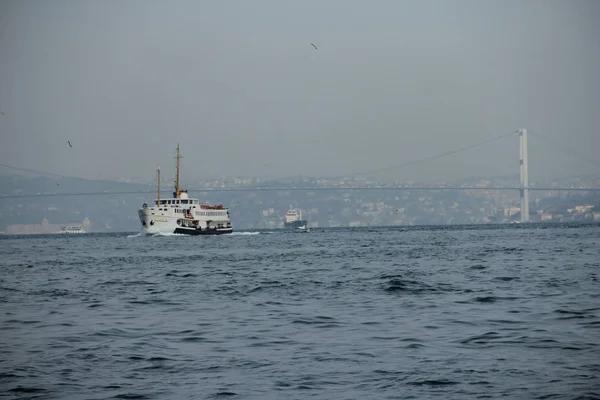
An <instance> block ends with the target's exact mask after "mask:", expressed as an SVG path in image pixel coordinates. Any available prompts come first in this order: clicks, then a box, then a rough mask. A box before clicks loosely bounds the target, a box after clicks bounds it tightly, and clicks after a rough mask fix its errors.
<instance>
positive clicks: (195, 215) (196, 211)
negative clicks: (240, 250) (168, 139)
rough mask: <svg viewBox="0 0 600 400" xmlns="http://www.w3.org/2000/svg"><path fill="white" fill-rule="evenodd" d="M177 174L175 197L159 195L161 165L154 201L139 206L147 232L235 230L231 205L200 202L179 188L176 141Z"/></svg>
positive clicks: (179, 156)
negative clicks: (164, 197) (166, 197)
mask: <svg viewBox="0 0 600 400" xmlns="http://www.w3.org/2000/svg"><path fill="white" fill-rule="evenodd" d="M175 158H176V159H177V174H176V179H175V192H173V198H171V199H161V198H160V168H159V169H158V170H157V175H158V193H157V199H156V200H154V205H151V206H150V207H148V205H147V204H146V203H144V205H142V208H141V209H139V210H138V215H139V217H140V222H141V223H142V229H143V230H144V231H146V232H147V233H151V234H153V233H179V234H185V235H221V234H224V233H231V232H233V227H232V226H231V221H230V219H229V218H230V216H229V209H227V208H225V207H223V205H222V204H218V205H214V206H211V205H208V204H201V203H200V200H198V199H194V198H191V197H188V193H187V190H183V189H180V188H179V160H180V158H181V155H180V154H179V144H178V145H177V156H176V157H175Z"/></svg>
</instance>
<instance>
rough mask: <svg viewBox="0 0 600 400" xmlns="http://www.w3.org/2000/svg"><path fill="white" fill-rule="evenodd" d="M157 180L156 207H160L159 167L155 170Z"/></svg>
mask: <svg viewBox="0 0 600 400" xmlns="http://www.w3.org/2000/svg"><path fill="white" fill-rule="evenodd" d="M156 174H157V179H158V191H157V192H158V193H157V194H156V207H160V165H159V166H158V169H157V170H156Z"/></svg>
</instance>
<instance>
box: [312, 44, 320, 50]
mask: <svg viewBox="0 0 600 400" xmlns="http://www.w3.org/2000/svg"><path fill="white" fill-rule="evenodd" d="M311 46H312V47H314V48H315V50H319V49H317V46H315V45H314V44H313V43H311Z"/></svg>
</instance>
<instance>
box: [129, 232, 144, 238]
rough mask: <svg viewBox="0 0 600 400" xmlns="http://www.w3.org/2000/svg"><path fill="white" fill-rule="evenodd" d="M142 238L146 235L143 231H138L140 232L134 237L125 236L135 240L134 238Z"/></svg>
mask: <svg viewBox="0 0 600 400" xmlns="http://www.w3.org/2000/svg"><path fill="white" fill-rule="evenodd" d="M142 236H146V233H145V232H144V231H140V232H138V233H136V234H135V235H127V237H128V238H136V237H142Z"/></svg>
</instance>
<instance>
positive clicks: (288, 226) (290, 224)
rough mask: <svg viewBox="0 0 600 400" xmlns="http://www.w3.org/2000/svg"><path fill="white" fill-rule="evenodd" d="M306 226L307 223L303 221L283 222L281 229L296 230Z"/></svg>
mask: <svg viewBox="0 0 600 400" xmlns="http://www.w3.org/2000/svg"><path fill="white" fill-rule="evenodd" d="M307 225H308V221H307V220H305V219H299V220H296V221H293V222H284V223H283V228H284V229H298V228H300V227H301V226H307Z"/></svg>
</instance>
